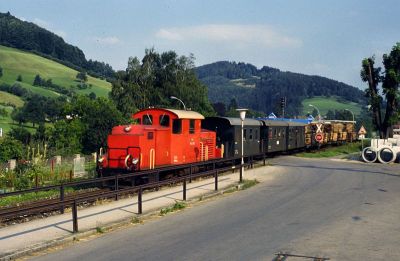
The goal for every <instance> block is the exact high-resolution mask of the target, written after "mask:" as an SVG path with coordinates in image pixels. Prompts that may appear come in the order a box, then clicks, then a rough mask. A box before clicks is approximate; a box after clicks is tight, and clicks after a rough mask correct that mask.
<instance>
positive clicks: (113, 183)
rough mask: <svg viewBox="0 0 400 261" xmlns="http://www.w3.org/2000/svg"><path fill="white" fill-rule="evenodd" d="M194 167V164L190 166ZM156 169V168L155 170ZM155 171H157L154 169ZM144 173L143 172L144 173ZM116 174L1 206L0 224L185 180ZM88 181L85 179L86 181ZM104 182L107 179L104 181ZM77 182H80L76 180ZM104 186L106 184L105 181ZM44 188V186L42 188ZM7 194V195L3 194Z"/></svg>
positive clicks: (216, 168)
mask: <svg viewBox="0 0 400 261" xmlns="http://www.w3.org/2000/svg"><path fill="white" fill-rule="evenodd" d="M229 162H231V163H232V164H233V165H229V166H226V165H223V164H222V165H221V166H219V165H218V164H215V163H214V164H211V166H212V167H210V169H211V170H208V169H207V168H206V170H205V171H202V172H199V173H190V174H186V175H183V177H186V178H187V180H188V181H189V182H191V180H192V179H196V178H199V177H206V176H213V175H214V173H215V171H220V172H224V171H228V170H233V171H234V170H235V169H236V163H235V161H233V162H232V160H230V161H229ZM252 164H253V163H251V164H249V165H248V166H249V167H250V166H252ZM207 165H210V163H207ZM187 167H188V166H178V167H175V168H171V167H170V168H167V169H163V170H164V171H166V170H167V171H168V170H171V171H177V170H179V169H182V168H187ZM190 168H191V167H190ZM156 171H157V170H156ZM153 172H154V170H153ZM143 173H144V174H147V173H150V171H144V172H143ZM143 173H142V174H143ZM115 177H116V178H114V177H106V178H103V179H106V180H107V181H108V186H107V187H106V188H99V189H96V190H91V191H81V192H75V193H68V194H65V195H64V194H63V193H64V192H62V193H60V196H59V197H57V198H51V199H43V200H37V201H33V202H27V203H23V204H21V205H18V206H10V207H3V208H0V222H1V223H0V224H1V225H3V226H4V225H8V224H14V223H23V222H25V221H29V220H31V219H35V218H39V217H43V216H50V215H52V214H58V213H64V210H65V208H66V207H69V206H71V205H72V204H73V203H74V202H77V201H78V202H79V205H91V204H93V203H94V202H96V201H97V200H99V199H110V198H113V199H115V200H118V198H119V197H120V196H122V195H126V194H134V193H138V189H141V188H142V187H143V189H144V190H149V189H158V188H159V187H162V186H166V185H176V184H180V183H181V182H182V176H180V177H177V178H171V179H168V180H164V181H153V182H149V183H147V184H145V185H139V186H128V185H127V182H124V181H125V179H128V180H129V179H130V178H131V177H129V176H128V177H126V175H117V176H115ZM88 182H89V181H85V183H86V184H87V183H88ZM95 183H99V181H98V180H95V181H94V182H93V184H95ZM103 183H104V182H103ZM75 184H79V182H78V183H77V182H75ZM103 185H104V184H103ZM63 186H69V185H68V184H64V185H62V186H61V187H60V189H62V190H63V188H62V187H63ZM53 187H54V188H56V187H57V186H52V188H53ZM41 189H43V188H41ZM28 191H29V192H30V193H34V192H35V189H30V190H28ZM10 194H11V195H15V194H16V193H15V192H12V193H10ZM3 196H4V195H3Z"/></svg>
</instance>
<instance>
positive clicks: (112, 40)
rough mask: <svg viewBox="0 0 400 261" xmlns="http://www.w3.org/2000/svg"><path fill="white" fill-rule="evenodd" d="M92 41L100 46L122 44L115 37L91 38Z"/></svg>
mask: <svg viewBox="0 0 400 261" xmlns="http://www.w3.org/2000/svg"><path fill="white" fill-rule="evenodd" d="M92 40H93V41H95V42H97V43H99V44H102V45H116V44H119V43H121V42H122V41H121V40H120V39H119V38H118V37H116V36H106V37H93V38H92Z"/></svg>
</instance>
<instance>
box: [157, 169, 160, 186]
mask: <svg viewBox="0 0 400 261" xmlns="http://www.w3.org/2000/svg"><path fill="white" fill-rule="evenodd" d="M156 182H157V183H158V182H160V171H159V170H158V171H157V174H156ZM159 190H160V186H159V185H157V187H156V191H159Z"/></svg>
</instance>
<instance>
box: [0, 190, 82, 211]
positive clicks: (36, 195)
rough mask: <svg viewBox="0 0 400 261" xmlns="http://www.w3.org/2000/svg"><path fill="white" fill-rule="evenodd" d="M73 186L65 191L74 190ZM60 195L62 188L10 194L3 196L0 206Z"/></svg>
mask: <svg viewBox="0 0 400 261" xmlns="http://www.w3.org/2000/svg"><path fill="white" fill-rule="evenodd" d="M73 191H75V189H73V188H65V193H69V192H73ZM59 196H60V190H58V189H57V190H49V191H39V192H32V193H26V194H22V195H16V196H9V197H5V198H1V200H0V207H9V206H15V205H18V204H21V203H28V202H32V201H36V200H43V199H51V198H58V197H59Z"/></svg>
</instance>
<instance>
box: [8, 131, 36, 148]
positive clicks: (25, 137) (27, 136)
mask: <svg viewBox="0 0 400 261" xmlns="http://www.w3.org/2000/svg"><path fill="white" fill-rule="evenodd" d="M8 135H9V136H10V137H12V138H14V139H16V140H19V141H20V142H22V143H23V144H24V145H27V144H29V143H30V141H31V133H30V132H29V131H28V130H27V129H25V128H24V127H15V128H14V127H13V128H11V130H10V132H9V133H8Z"/></svg>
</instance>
